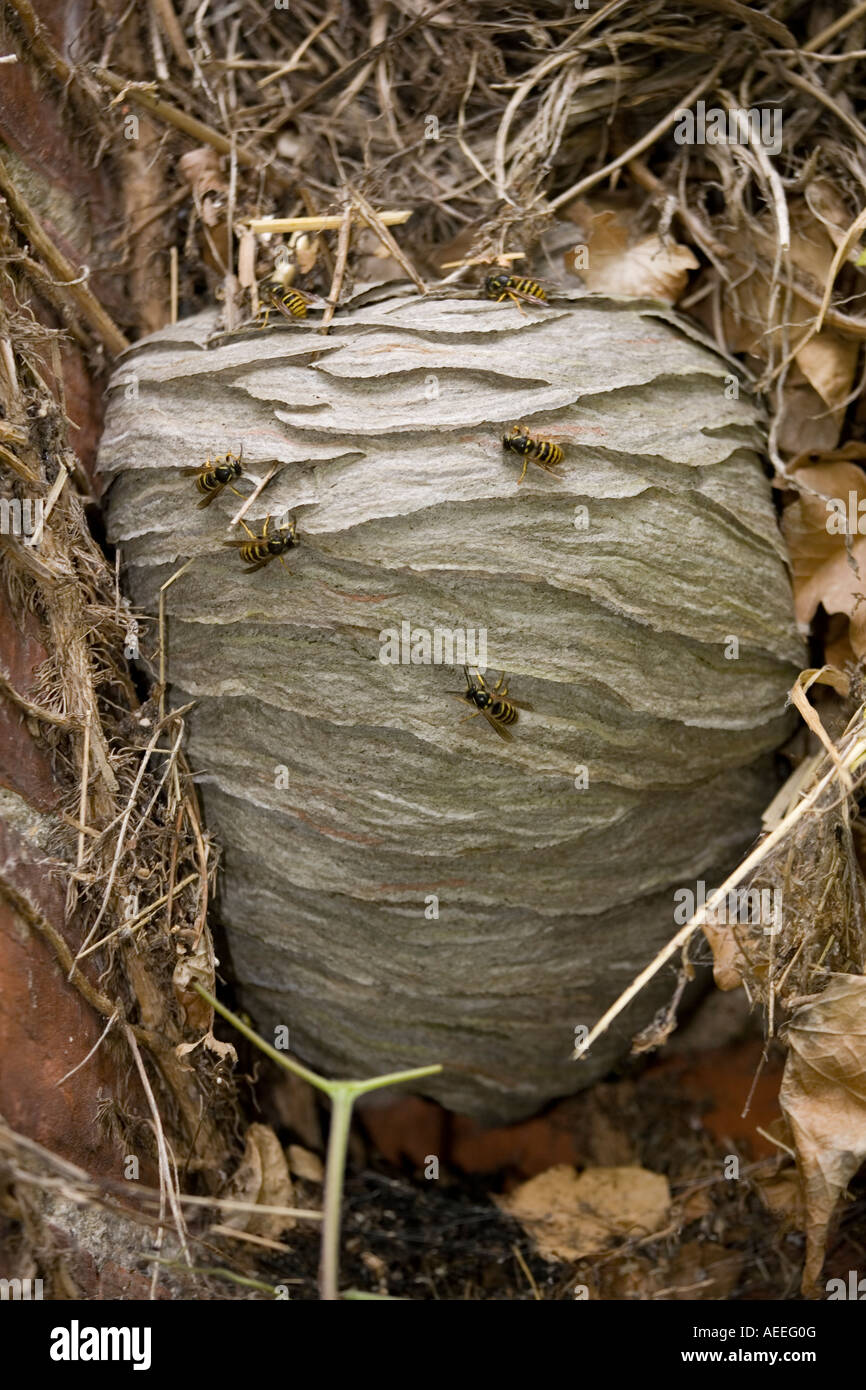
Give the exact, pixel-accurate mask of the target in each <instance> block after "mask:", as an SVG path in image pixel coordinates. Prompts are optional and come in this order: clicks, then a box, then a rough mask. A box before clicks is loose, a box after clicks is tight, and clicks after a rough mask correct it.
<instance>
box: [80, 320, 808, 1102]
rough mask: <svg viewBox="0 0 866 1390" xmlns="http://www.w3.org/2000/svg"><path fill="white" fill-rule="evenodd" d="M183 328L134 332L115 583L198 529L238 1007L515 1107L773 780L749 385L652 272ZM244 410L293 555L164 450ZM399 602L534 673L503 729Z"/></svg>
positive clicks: (185, 544) (200, 678) (367, 1067)
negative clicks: (618, 279) (584, 285)
mask: <svg viewBox="0 0 866 1390" xmlns="http://www.w3.org/2000/svg"><path fill="white" fill-rule="evenodd" d="M213 330H214V318H213V316H211V315H200V316H198V317H196V318H193V319H189V320H186V321H185V322H182V323H180V324H178V325H176V326H174V327H173V328H171V329H167V330H165V331H164V332H162V333H160V334H157V335H155V336H154V337H152V338H149V339H148V340H147V341H145V342H144V343H142V344H141V345H140V346H138V347H137V348H135V349H134V350H133V351H132V352H131V353H130V354H128V355H127V357H126V359H125V361H124V363H123V365H122V367H121V368H120V370H119V372H118V373H117V375H116V377H115V380H114V382H113V384H112V390H111V400H110V407H109V413H108V421H107V427H106V434H105V440H104V444H103V448H102V454H101V467H102V469H103V470H104V471H105V473H106V474H107V475H108V476H109V477H110V478H111V479H112V483H111V488H110V492H109V519H110V538H111V540H112V541H113V542H115V543H116V544H118V545H119V546H120V547H121V552H122V558H123V566H124V568H123V572H124V574H125V576H126V583H127V587H128V592H129V593H130V596H131V598H132V600H133V602H134V604H135V605H136V606H137V607H138V608H140V609H142V610H144V611H146V612H150V613H155V612H156V610H157V603H158V591H159V588H160V585H162V584H163V583H164V582H165V581H166V579H168V578H169V577H170V576H171V575H172V574H173V573H174V571H175V570H176V569H177V568H178V567H179V566H180V565H181V564H183V563H184V562H185V561H186V560H187V559H188V558H190V557H191V556H194V557H195V563H194V564H193V565H192V566H191V567H190V569H189V570H188V571H187V572H186V573H185V574H184V575H183V576H182V577H181V578H179V579H178V580H177V581H176V582H175V583H174V584H173V585H172V586H171V587H170V588H169V589H167V590H166V613H167V615H168V659H169V664H168V671H169V679H170V684H171V697H172V700H173V701H174V702H175V703H176V704H180V703H181V702H186V701H188V700H190V699H195V700H196V701H197V703H196V706H195V708H194V710H193V711H192V713H191V715H190V716H189V729H190V743H189V756H190V760H191V762H192V765H193V766H194V767H195V768H196V769H197V771H198V773H199V775H200V777H199V780H200V782H201V787H202V793H203V798H204V805H205V811H206V816H207V820H208V825H209V828H210V829H211V831H212V832H214V833H215V834H216V836H217V838H218V840H219V841H220V842H221V844H222V846H223V848H224V874H223V877H222V880H221V891H220V899H219V912H220V917H221V920H222V922H223V923H224V926H225V929H226V932H227V935H228V940H229V943H230V948H231V953H232V962H233V968H234V972H235V974H236V977H237V979H238V981H239V982H240V985H241V989H242V995H243V998H244V1001H245V1004H246V1007H247V1008H248V1009H249V1011H250V1012H251V1014H252V1015H253V1017H254V1019H255V1020H256V1022H257V1024H258V1025H259V1026H260V1027H261V1028H264V1029H266V1030H268V1029H270V1028H271V1027H272V1026H273V1025H275V1024H287V1025H288V1027H289V1029H290V1034H291V1047H292V1050H293V1051H294V1052H295V1053H296V1055H299V1056H300V1057H301V1058H302V1059H304V1060H305V1061H307V1062H308V1063H311V1064H313V1065H316V1066H318V1067H320V1068H324V1069H325V1070H327V1071H329V1072H331V1073H333V1074H343V1075H347V1074H348V1075H359V1074H370V1073H375V1072H384V1071H388V1070H392V1069H397V1068H403V1067H410V1066H416V1065H422V1064H426V1063H430V1062H442V1063H443V1064H444V1066H445V1072H444V1074H443V1075H442V1076H441V1077H440V1078H435V1079H433V1080H432V1081H431V1082H430V1083H429V1085H427V1086H426V1087H425V1090H426V1092H427V1093H428V1094H430V1095H433V1096H435V1097H437V1098H438V1099H440V1100H441V1101H443V1102H444V1103H445V1104H448V1105H450V1106H452V1107H454V1108H456V1109H459V1110H463V1111H467V1112H470V1113H474V1114H477V1115H480V1116H482V1117H485V1118H488V1119H510V1118H515V1117H518V1116H520V1115H523V1114H526V1113H528V1112H530V1111H532V1110H533V1109H535V1108H537V1107H538V1106H539V1105H540V1104H541V1103H543V1102H544V1101H546V1100H548V1099H549V1098H551V1097H553V1096H557V1095H562V1094H565V1093H568V1092H570V1091H574V1090H577V1089H579V1088H580V1087H581V1086H582V1085H585V1084H586V1083H587V1082H588V1081H590V1080H592V1079H594V1078H595V1077H597V1076H599V1075H601V1074H603V1072H604V1071H605V1070H606V1069H608V1068H609V1067H610V1065H611V1064H612V1062H614V1061H615V1060H616V1059H617V1057H619V1056H621V1055H622V1054H623V1051H624V1050H625V1041H624V1040H625V1038H626V1036H627V1035H630V1034H631V1033H632V1032H634V1031H635V1029H636V1028H638V1027H640V1026H642V1025H644V1024H646V1023H647V1021H648V1020H649V1019H650V1018H651V1017H652V1015H653V1013H654V1012H655V1010H656V1009H657V1008H658V1007H659V1005H660V1003H662V1002H664V1001H665V1000H666V999H667V998H668V996H669V994H670V989H671V977H670V976H667V977H664V978H662V979H660V980H658V981H657V982H656V986H655V988H654V989H651V990H649V991H647V992H646V993H645V994H643V995H642V996H641V997H640V999H639V1000H638V1001H637V1003H636V1004H635V1005H633V1006H632V1007H631V1009H630V1011H629V1012H628V1013H627V1014H626V1015H625V1020H624V1023H623V1026H622V1027H621V1028H620V1029H619V1030H617V1031H614V1032H611V1033H609V1034H608V1035H607V1036H606V1037H605V1038H604V1039H603V1040H602V1041H600V1042H599V1044H598V1045H597V1046H596V1047H595V1048H594V1049H593V1052H592V1055H591V1057H590V1059H589V1060H588V1061H587V1062H582V1063H574V1062H572V1061H571V1060H570V1054H571V1051H572V1046H573V1041H574V1030H575V1027H576V1026H578V1025H581V1024H586V1025H590V1024H592V1023H593V1022H594V1021H595V1019H596V1018H597V1017H598V1015H599V1014H600V1012H601V1011H602V1009H603V1008H604V1007H605V1006H606V1005H607V1004H608V1003H610V1002H611V1001H612V1000H613V999H614V998H615V997H616V996H617V995H618V993H619V992H620V990H621V989H622V988H623V987H624V986H625V985H626V984H627V983H628V982H629V980H630V979H631V977H632V976H633V974H634V973H635V972H636V971H637V970H639V969H640V968H641V967H642V966H643V965H644V964H645V963H646V962H647V961H648V960H649V958H650V957H651V956H652V954H653V953H654V952H655V951H656V950H657V948H658V947H659V945H660V944H661V943H662V942H664V941H665V940H667V939H668V937H669V936H670V935H671V934H672V932H673V930H674V929H675V927H674V920H673V910H674V900H673V890H674V889H675V888H676V887H682V886H694V883H695V881H696V880H698V879H701V878H703V879H705V880H706V881H707V882H708V883H713V882H714V881H717V879H718V876H719V874H720V873H721V871H722V870H723V869H724V868H725V867H726V866H729V865H730V864H731V863H732V862H734V861H735V859H736V857H737V855H738V854H739V853H740V851H742V850H743V848H744V847H745V846H746V845H747V844H748V842H749V841H750V839H751V838H752V837H753V835H754V834H755V832H756V830H757V828H758V824H759V812H760V810H761V808H762V806H763V805H764V804H765V802H766V801H767V800H768V799H769V796H770V795H771V794H772V791H773V773H772V759H771V757H770V756H769V755H770V752H771V750H772V749H774V748H775V747H776V746H778V744H779V743H780V741H781V740H782V739H783V738H784V736H785V733H786V730H787V727H788V726H787V723H786V718H785V715H784V706H785V698H786V692H787V690H788V689H789V687H790V685H791V683H792V681H793V679H794V677H795V675H796V672H797V670H798V668H799V665H800V664H801V657H802V649H801V643H800V641H799V639H798V637H797V634H796V630H795V626H794V621H793V614H792V605H791V594H790V588H789V581H788V575H787V571H786V567H785V561H784V557H783V550H782V545H781V542H780V538H779V535H778V532H777V528H776V522H775V517H774V513H773V508H772V505H771V500H770V490H769V485H768V482H767V480H766V477H765V475H764V471H763V468H762V464H761V459H760V451H761V449H762V436H761V429H760V423H759V419H758V415H757V412H756V410H755V408H754V406H753V405H752V404H751V402H750V401H749V400H748V399H746V398H741V399H729V398H728V395H730V394H731V393H730V391H729V392H728V394H727V395H726V391H725V377H726V374H727V373H728V370H729V369H728V367H727V365H726V364H725V363H724V362H722V361H721V360H720V359H719V358H718V357H717V356H715V355H714V354H713V353H712V352H711V351H709V350H708V349H707V348H706V347H705V346H703V345H701V344H699V343H697V342H696V341H694V340H693V339H692V338H690V337H689V336H687V334H686V333H685V332H684V331H682V329H681V328H679V327H678V326H677V325H676V324H675V323H674V322H673V321H672V319H671V316H670V315H669V314H667V313H666V312H665V311H664V309H662V308H661V307H660V306H658V305H655V306H654V305H649V304H641V303H635V302H630V303H615V302H612V301H609V300H605V299H598V298H594V297H575V298H574V299H573V300H572V301H567V300H566V301H563V302H562V303H559V304H557V306H556V307H553V306H551V307H549V308H546V309H530V310H528V312H527V314H526V315H525V316H524V315H522V314H521V313H520V312H519V311H518V310H517V309H516V308H515V307H514V306H513V305H511V304H504V305H497V304H492V303H486V302H483V301H480V300H478V301H474V300H466V299H457V298H455V299H453V300H443V299H439V300H437V299H427V300H420V299H418V298H416V297H408V296H407V295H397V296H393V295H392V297H391V298H389V299H386V300H380V301H379V302H372V303H367V304H366V305H363V304H362V305H361V306H360V307H355V308H350V309H348V310H346V311H344V312H342V313H341V314H340V315H339V316H338V318H337V319H336V320H335V323H334V326H333V329H332V332H331V335H330V336H329V337H323V336H322V335H321V334H320V333H319V332H317V331H316V325H315V323H314V322H312V321H311V322H310V323H309V324H299V325H297V326H292V325H285V326H283V325H279V326H277V327H276V328H274V329H273V330H267V331H265V332H249V333H246V334H241V335H236V336H234V337H233V338H225V337H219V336H212V335H213ZM517 421H523V422H527V423H529V424H530V425H531V427H532V429H533V430H534V431H536V432H539V433H542V434H545V433H547V434H550V435H554V436H555V437H556V438H558V439H560V440H562V441H563V442H564V448H565V454H566V457H565V461H564V463H563V464H562V466H561V467H560V469H559V477H553V476H550V475H549V474H546V473H544V472H542V471H541V470H540V469H538V468H537V467H535V466H534V465H530V469H529V472H528V474H527V477H526V480H525V482H524V484H523V485H522V486H521V487H518V486H517V479H518V476H519V472H520V463H519V460H516V459H514V458H513V457H511V456H508V455H506V454H504V453H503V450H502V446H501V442H500V439H501V435H502V432H503V430H504V429H505V428H507V427H508V426H510V425H511V424H513V423H515V422H517ZM241 443H243V446H244V456H245V462H246V463H247V465H248V467H249V469H250V471H251V472H252V473H253V474H254V475H255V476H258V477H261V476H264V474H265V473H266V472H267V470H268V469H269V468H270V467H271V465H272V463H273V462H277V463H278V464H279V465H280V467H279V471H278V472H277V474H276V475H275V477H274V479H273V480H272V481H271V482H270V483H269V484H268V486H267V488H266V489H265V491H264V493H263V494H262V496H261V497H260V498H259V499H257V502H256V503H255V504H254V506H253V508H252V509H251V510H250V512H249V513H248V516H247V521H248V522H249V523H250V524H251V525H253V524H254V523H260V522H261V521H262V520H263V519H264V517H265V515H266V513H270V514H271V515H272V516H275V517H277V516H280V515H281V514H282V513H283V512H284V511H285V510H286V509H290V510H292V511H293V512H294V513H295V514H296V517H297V521H298V528H299V533H300V536H301V545H300V547H299V549H298V550H296V551H293V552H292V553H291V554H290V556H289V557H288V562H287V563H288V569H289V570H290V571H291V573H287V572H286V570H285V569H284V568H282V567H281V565H280V564H279V562H274V563H272V564H271V565H269V566H268V567H267V568H266V569H263V570H262V571H260V572H259V573H258V574H255V575H246V574H244V573H243V572H242V569H241V565H240V563H239V561H238V558H237V556H236V555H235V554H233V553H232V552H231V551H229V550H224V549H222V548H221V546H220V541H221V540H223V539H225V538H226V536H227V535H229V534H232V535H237V534H238V533H237V531H236V530H235V531H233V532H231V533H229V532H228V531H227V529H226V528H227V524H228V521H229V518H230V517H231V516H232V515H233V514H234V513H235V511H236V510H237V508H238V506H239V502H238V499H237V498H235V497H232V496H230V495H228V494H225V495H223V497H221V498H219V499H218V500H217V501H216V502H214V504H213V505H212V506H211V507H210V508H209V509H207V510H198V509H197V508H196V505H195V503H196V500H197V494H196V493H195V491H194V488H193V484H192V482H191V481H190V479H189V478H186V477H181V475H180V473H179V470H180V469H181V468H182V467H185V466H187V467H188V466H189V465H191V464H196V463H199V462H201V461H203V460H204V458H205V457H206V456H207V455H213V454H214V453H221V452H224V451H225V450H227V449H232V450H234V451H237V448H238V446H239V445H240V444H241ZM581 507H586V508H587V514H588V525H587V526H586V528H585V529H582V528H581V525H580V517H581V513H580V511H579V510H576V509H579V508H581ZM576 521H577V522H578V524H577V525H576V524H575V522H576ZM403 622H408V623H410V624H411V627H412V629H413V630H416V629H419V628H424V629H427V630H428V631H432V630H433V629H435V628H437V627H438V628H448V629H452V630H455V629H461V628H462V629H466V628H468V629H475V630H478V629H486V630H487V641H488V666H489V668H490V670H492V671H493V672H494V674H498V672H499V671H500V670H504V671H505V672H506V673H507V678H508V682H509V685H510V688H511V693H512V695H513V696H514V697H515V698H516V699H519V700H522V701H527V702H530V703H531V704H532V706H533V712H532V713H523V714H522V715H521V717H520V721H519V724H518V725H517V726H516V728H515V731H514V739H513V741H512V742H510V743H506V742H503V741H501V740H500V739H499V738H497V737H496V735H495V732H494V731H493V730H492V729H491V728H490V727H489V726H488V725H487V724H486V723H485V721H484V719H482V718H478V719H473V720H471V721H470V722H468V723H465V722H464V723H461V722H460V721H461V718H462V716H463V715H464V714H465V713H466V712H467V709H466V707H465V706H464V707H462V708H461V706H460V704H458V702H457V701H456V700H454V699H453V698H452V696H451V695H450V694H449V693H448V692H449V691H451V690H455V689H458V688H459V687H460V686H461V685H462V684H463V676H462V671H461V670H460V669H459V667H458V668H457V669H455V668H454V667H446V666H442V665H412V664H405V665H404V664H399V665H388V664H383V663H382V661H381V660H380V652H381V650H382V642H381V640H380V635H381V633H382V632H383V631H385V630H388V629H393V628H397V629H399V628H400V626H401V624H402V623H403ZM732 638H735V639H736V641H737V643H738V656H737V657H736V659H732V658H731V652H732V646H731V639H732ZM282 767H285V768H286V769H287V770H288V778H287V780H288V785H287V786H285V785H283V784H284V783H285V781H286V776H285V775H282V774H281V773H280V771H279V769H280V768H282ZM582 767H585V768H586V769H587V771H588V779H589V780H588V786H587V787H586V789H585V790H578V789H576V786H575V779H576V777H577V778H578V781H579V778H580V771H579V770H580V769H581V768H582ZM433 895H435V896H436V897H438V902H439V906H438V917H434V916H432V915H430V914H431V913H432V911H433V907H432V906H431V904H430V899H431V898H432V897H433ZM425 913H426V915H425Z"/></svg>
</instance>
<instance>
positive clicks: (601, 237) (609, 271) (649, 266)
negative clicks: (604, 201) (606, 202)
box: [565, 205, 699, 304]
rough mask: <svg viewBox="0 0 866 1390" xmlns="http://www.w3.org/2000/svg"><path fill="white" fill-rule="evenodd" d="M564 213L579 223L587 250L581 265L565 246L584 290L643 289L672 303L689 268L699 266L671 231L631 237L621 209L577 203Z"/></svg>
mask: <svg viewBox="0 0 866 1390" xmlns="http://www.w3.org/2000/svg"><path fill="white" fill-rule="evenodd" d="M583 208H585V213H584V214H583V215H581V214H582V212H583ZM569 217H571V219H572V220H573V221H580V224H581V225H582V226H583V227H584V229H585V232H584V234H585V237H586V247H587V250H588V253H589V254H588V257H587V260H588V264H587V265H586V266H581V265H580V263H579V261H578V260H576V254H575V252H574V251H571V252H567V253H566V256H565V265H566V269H568V270H569V271H570V272H571V273H572V274H575V275H580V276H581V278H582V279H583V282H584V284H585V285H586V288H587V289H588V290H592V291H594V292H598V293H612V294H626V295H636V296H641V295H648V296H650V297H651V298H652V299H666V300H669V301H670V302H671V303H672V304H675V303H676V301H677V300H678V299H679V298H680V296H681V295H682V293H683V291H684V290H685V288H686V285H687V284H688V281H689V271H690V270H696V269H697V268H698V265H699V261H698V260H697V259H696V257H695V255H694V253H693V252H692V251H690V250H689V248H688V247H687V246H682V245H680V243H679V242H676V241H674V240H673V239H672V238H670V237H665V238H662V237H660V236H657V235H656V234H655V233H653V234H651V235H650V236H642V237H639V238H637V239H635V237H634V236H633V233H632V231H631V228H630V226H629V220H628V218H627V215H626V214H625V212H624V211H623V210H620V211H614V210H613V209H611V208H603V209H602V210H601V211H593V210H592V209H591V208H589V207H588V206H587V205H582V206H581V205H579V206H578V207H576V208H575V209H573V210H572V209H569Z"/></svg>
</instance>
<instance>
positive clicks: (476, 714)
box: [457, 709, 484, 724]
mask: <svg viewBox="0 0 866 1390" xmlns="http://www.w3.org/2000/svg"><path fill="white" fill-rule="evenodd" d="M483 713H484V711H483V710H480V709H477V710H475V711H474V713H472V714H467V715H466V716H465V717H464V718H463V719H458V720H457V723H458V724H465V723H466V721H467V719H477V718H478V716H479V714H483Z"/></svg>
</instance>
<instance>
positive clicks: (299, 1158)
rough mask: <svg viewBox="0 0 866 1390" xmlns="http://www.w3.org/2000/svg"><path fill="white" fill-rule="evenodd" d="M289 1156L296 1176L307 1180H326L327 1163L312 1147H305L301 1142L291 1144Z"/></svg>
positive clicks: (290, 1165)
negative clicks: (324, 1162)
mask: <svg viewBox="0 0 866 1390" xmlns="http://www.w3.org/2000/svg"><path fill="white" fill-rule="evenodd" d="M288 1157H289V1167H290V1168H291V1170H292V1172H293V1173H294V1174H295V1177H298V1178H306V1180H307V1182H324V1181H325V1165H324V1164H323V1163H322V1160H321V1159H320V1158H319V1155H318V1154H314V1153H313V1152H312V1150H311V1149H305V1148H304V1147H303V1146H302V1145H301V1144H290V1145H289V1150H288Z"/></svg>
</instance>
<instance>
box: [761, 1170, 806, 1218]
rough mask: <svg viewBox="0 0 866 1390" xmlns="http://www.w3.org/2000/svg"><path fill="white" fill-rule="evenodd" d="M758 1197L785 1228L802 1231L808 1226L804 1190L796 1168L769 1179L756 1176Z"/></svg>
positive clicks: (776, 1174)
mask: <svg viewBox="0 0 866 1390" xmlns="http://www.w3.org/2000/svg"><path fill="white" fill-rule="evenodd" d="M754 1182H755V1186H756V1188H757V1190H758V1195H759V1196H760V1197H761V1199H762V1201H763V1202H764V1203H765V1204H766V1206H767V1207H768V1208H769V1210H770V1211H771V1212H772V1213H773V1215H774V1216H777V1217H778V1218H779V1220H780V1221H781V1222H782V1224H783V1226H785V1227H786V1228H790V1229H791V1230H796V1231H802V1230H803V1228H804V1226H805V1224H806V1217H805V1212H804V1210H803V1188H802V1184H801V1182H800V1178H799V1175H798V1174H797V1171H796V1169H795V1168H785V1169H783V1171H782V1172H781V1173H774V1174H772V1175H771V1176H768V1177H761V1175H760V1174H756V1176H755V1179H754Z"/></svg>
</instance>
